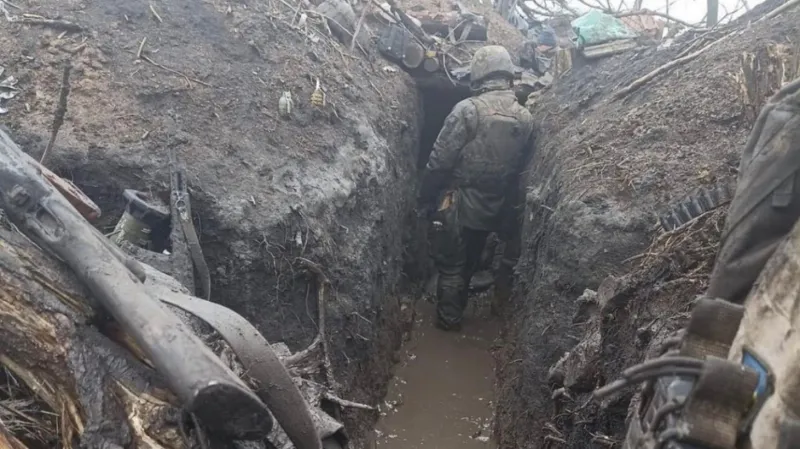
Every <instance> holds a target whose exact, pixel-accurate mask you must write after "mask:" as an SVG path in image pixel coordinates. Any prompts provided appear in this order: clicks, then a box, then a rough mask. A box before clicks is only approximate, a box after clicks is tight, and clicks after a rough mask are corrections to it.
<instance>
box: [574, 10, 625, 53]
mask: <svg viewBox="0 0 800 449" xmlns="http://www.w3.org/2000/svg"><path fill="white" fill-rule="evenodd" d="M572 28H573V29H574V30H575V34H576V35H577V36H578V39H577V40H578V42H577V44H578V47H583V46H589V45H597V44H602V43H605V42H609V41H614V40H618V39H632V38H634V37H636V33H635V32H634V31H633V30H631V29H630V28H628V27H627V26H626V25H625V23H624V22H622V20H620V19H618V18H616V17H614V16H612V15H609V14H606V13H603V12H600V11H598V10H596V9H593V10H591V11H589V12H587V13H586V14H584V15H582V16H580V17H578V18H577V19H575V20H573V21H572Z"/></svg>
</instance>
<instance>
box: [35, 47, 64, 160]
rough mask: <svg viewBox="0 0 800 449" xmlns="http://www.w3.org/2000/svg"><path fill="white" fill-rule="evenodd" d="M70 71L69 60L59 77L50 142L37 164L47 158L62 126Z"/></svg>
mask: <svg viewBox="0 0 800 449" xmlns="http://www.w3.org/2000/svg"><path fill="white" fill-rule="evenodd" d="M71 70H72V64H71V63H70V61H69V59H67V61H66V62H65V63H64V72H63V74H62V76H61V91H60V93H59V96H58V106H57V107H56V112H55V117H54V118H53V129H52V131H50V140H49V141H48V142H47V146H46V147H45V148H44V152H43V153H42V157H41V159H39V163H40V164H43V163H44V158H45V157H47V153H48V152H49V151H50V149H51V148H53V144H55V142H56V136H58V130H59V129H61V125H63V124H64V116H65V115H66V114H67V97H68V96H69V90H70V88H69V72H70V71H71Z"/></svg>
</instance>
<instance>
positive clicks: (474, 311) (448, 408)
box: [376, 298, 500, 449]
mask: <svg viewBox="0 0 800 449" xmlns="http://www.w3.org/2000/svg"><path fill="white" fill-rule="evenodd" d="M476 300H477V298H471V302H476ZM416 307H417V319H416V323H415V327H414V331H413V334H412V337H411V339H410V340H409V341H408V342H407V343H406V344H405V345H404V346H403V348H402V350H401V360H400V363H398V365H397V367H396V368H395V377H394V379H393V380H392V382H391V384H390V386H389V392H388V395H387V396H386V399H385V400H384V402H383V403H382V404H381V412H382V413H381V415H382V417H381V420H380V421H379V422H378V425H377V427H376V446H377V447H378V448H380V449H417V448H420V449H421V448H425V449H471V448H475V449H493V448H494V447H495V445H494V443H493V441H492V440H491V427H492V410H493V406H494V402H493V401H494V387H493V384H494V361H493V359H492V355H491V353H490V350H491V348H492V345H493V344H494V343H495V339H496V338H497V337H498V336H499V332H500V324H499V322H498V321H497V320H496V319H493V318H491V317H490V314H489V312H488V310H483V309H482V308H481V307H480V306H478V307H475V306H474V305H473V304H471V305H470V307H469V308H468V310H467V314H466V316H465V319H464V323H463V324H464V326H463V329H462V331H461V332H457V333H455V332H444V331H441V330H439V329H436V328H435V327H434V325H433V323H434V316H435V309H434V306H433V304H431V303H429V302H427V301H423V300H420V301H418V302H417V305H416Z"/></svg>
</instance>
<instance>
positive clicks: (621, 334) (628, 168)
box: [497, 10, 800, 447]
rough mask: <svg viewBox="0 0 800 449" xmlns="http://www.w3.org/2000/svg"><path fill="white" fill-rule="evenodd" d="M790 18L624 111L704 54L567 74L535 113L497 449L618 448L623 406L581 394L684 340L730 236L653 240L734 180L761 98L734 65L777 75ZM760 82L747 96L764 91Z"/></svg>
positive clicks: (649, 57) (708, 231)
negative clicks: (686, 208) (688, 207)
mask: <svg viewBox="0 0 800 449" xmlns="http://www.w3.org/2000/svg"><path fill="white" fill-rule="evenodd" d="M798 18H800V11H797V10H792V11H788V12H786V13H784V14H783V15H780V16H778V17H776V18H772V19H768V20H765V21H763V22H761V23H755V24H753V25H752V26H751V27H744V26H735V27H732V29H734V31H733V33H734V34H731V35H730V36H729V37H727V38H725V40H724V41H720V42H718V43H716V44H715V45H714V46H713V47H712V48H709V49H708V51H706V52H704V53H703V54H701V55H699V56H698V57H697V58H695V59H694V60H692V61H690V62H688V63H687V64H685V65H682V66H679V67H677V68H675V69H673V70H671V71H668V72H667V73H666V74H662V75H659V76H657V77H656V78H655V79H653V80H652V81H650V82H648V83H646V84H644V85H643V86H642V87H641V88H639V89H638V90H635V91H634V92H632V93H630V94H628V95H626V96H623V97H622V98H620V99H615V98H614V93H615V92H617V91H618V90H619V89H620V88H622V87H624V86H627V85H629V84H630V83H631V82H632V81H633V80H635V79H637V78H639V77H641V76H643V75H645V74H647V73H648V72H650V71H652V70H653V69H655V68H656V67H658V66H660V65H662V64H664V63H666V62H668V61H671V60H673V59H675V58H676V57H679V56H681V53H686V51H687V49H688V47H689V46H692V45H694V48H695V49H697V48H700V47H698V45H699V44H698V43H697V40H694V41H689V42H686V41H685V42H683V43H676V44H674V45H673V46H672V47H669V48H666V49H662V50H656V49H654V48H650V49H646V50H642V51H638V52H633V53H627V54H623V55H620V56H617V57H614V58H611V59H607V60H604V61H601V62H599V63H597V64H592V65H587V66H584V67H577V66H576V67H575V68H573V73H572V74H571V75H570V76H569V77H567V78H564V79H563V80H560V81H559V84H558V85H557V86H555V87H554V89H552V90H551V91H550V92H548V93H546V94H544V95H543V96H542V97H541V98H539V99H538V100H537V102H536V104H535V106H534V107H533V111H534V113H535V115H536V118H537V121H538V124H539V125H540V127H541V129H540V134H539V140H538V144H537V152H538V153H537V155H536V156H535V159H534V161H533V164H532V167H531V170H530V173H529V177H528V196H527V202H528V203H527V207H528V209H527V213H528V216H527V217H526V223H525V239H524V241H525V246H524V248H523V255H522V258H521V261H520V264H519V266H518V286H517V291H516V293H515V296H514V300H513V303H512V304H511V305H510V306H509V311H513V313H509V317H510V320H511V323H512V326H511V327H510V329H509V330H508V331H507V333H508V335H507V341H508V342H509V346H508V349H507V352H506V353H505V355H504V357H502V360H501V361H500V364H499V370H498V371H499V377H500V392H499V395H500V398H499V401H500V405H499V409H498V418H499V419H498V423H497V433H498V436H499V438H500V441H501V445H502V446H503V447H561V446H566V447H595V446H594V445H595V444H602V445H607V444H608V443H609V442H611V441H614V440H616V441H618V438H619V437H620V434H621V432H622V431H623V429H624V425H625V417H626V414H627V410H628V405H629V404H628V403H629V401H630V399H631V395H628V396H625V397H623V398H620V399H619V400H617V401H615V402H613V403H608V404H603V407H602V408H598V406H597V405H595V404H594V403H592V402H591V401H590V400H589V399H590V398H589V395H588V393H589V392H591V390H593V389H594V388H595V387H597V386H599V385H601V384H603V383H605V382H607V381H609V380H611V379H613V378H614V377H615V376H616V375H617V374H618V373H619V371H620V369H621V368H622V367H623V366H626V365H630V364H632V363H635V362H636V361H638V360H641V359H642V357H643V356H644V354H645V352H646V351H647V349H648V347H649V346H650V345H651V344H653V342H654V341H657V340H658V339H659V338H660V337H661V336H662V335H663V334H664V333H665V332H668V331H669V330H671V329H672V328H677V327H678V326H680V325H681V324H682V320H683V319H684V318H685V313H686V312H687V311H688V310H689V304H690V301H691V300H692V299H693V297H694V295H695V294H698V293H700V292H702V291H703V289H704V288H705V283H706V278H707V275H708V273H709V271H710V266H711V263H712V261H713V255H714V252H715V249H716V245H717V243H718V238H719V231H720V229H721V226H722V223H723V221H724V215H723V212H724V211H723V210H722V209H716V210H715V211H714V212H711V213H710V214H707V215H704V216H703V217H701V218H700V219H697V220H695V221H692V222H691V223H690V224H689V225H686V226H685V227H682V228H679V229H678V230H676V231H673V232H672V233H670V234H668V235H661V233H663V230H660V229H659V222H658V215H659V214H660V213H662V212H665V211H667V210H669V208H670V206H671V205H672V204H673V203H675V202H677V201H679V200H682V199H683V198H685V197H686V196H687V195H690V194H691V193H692V192H694V191H695V190H696V189H698V188H700V187H713V186H714V185H716V184H718V183H730V182H733V181H734V180H735V173H736V167H737V165H738V159H739V152H740V151H741V148H742V146H743V144H744V142H745V140H746V136H747V134H748V132H749V130H750V127H751V125H752V113H751V111H752V110H753V109H754V108H756V107H757V105H758V103H759V101H763V99H764V98H765V96H766V95H768V94H769V89H763V88H761V87H758V88H752V89H749V91H748V88H747V86H749V84H748V82H745V81H742V65H741V62H740V59H739V57H740V56H741V55H742V54H743V53H745V55H747V54H749V55H751V56H754V58H755V59H756V60H759V61H761V62H768V61H770V60H771V59H770V57H769V56H767V55H769V54H773V53H776V52H775V51H773V50H775V49H776V48H779V47H780V46H779V45H778V46H776V45H775V44H786V43H787V42H791V41H796V39H797V37H798V35H800V25H798V23H800V22H798ZM729 31H730V29H729V30H726V31H725V32H723V33H720V35H718V36H715V37H714V38H713V39H716V38H719V37H720V36H722V35H724V34H725V33H726V32H729ZM777 53H780V52H777ZM763 58H766V59H763ZM745 60H748V59H747V58H745ZM749 60H751V61H752V59H749ZM776 60H778V61H779V60H780V58H777V59H773V60H771V61H772V62H775V61H776ZM756 65H758V64H756ZM770 68H771V69H777V68H780V69H781V71H780V73H783V69H784V68H785V67H783V66H781V67H778V66H777V65H775V64H772V63H769V64H767V63H765V64H762V65H761V66H760V69H757V70H756V71H757V72H759V73H760V75H758V77H761V78H764V79H767V78H769V77H770V76H772V77H774V76H775V75H769V73H777V72H776V71H775V70H770ZM761 78H759V82H755V83H753V85H755V86H763V85H769V83H766V84H764V83H763V82H762V81H764V80H763V79H761ZM743 92H745V94H743ZM659 235H660V236H659ZM648 248H649V249H648ZM587 290H589V291H587ZM576 299H577V300H576ZM566 351H569V352H568V353H566ZM565 353H566V355H565ZM559 360H560V362H559ZM556 362H559V363H558V365H557V366H556V367H555V368H554V369H552V370H551V367H552V366H553V365H554V364H556ZM553 399H555V400H553ZM542 444H545V446H542Z"/></svg>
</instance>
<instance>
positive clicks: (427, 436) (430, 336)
mask: <svg viewBox="0 0 800 449" xmlns="http://www.w3.org/2000/svg"><path fill="white" fill-rule="evenodd" d="M418 90H419V93H420V97H421V99H422V111H423V114H424V115H423V120H422V122H423V125H422V126H421V128H420V132H419V138H418V148H417V151H418V153H417V154H416V161H415V163H416V164H415V165H416V168H417V171H418V175H419V174H421V172H422V169H423V168H424V166H425V164H426V162H427V159H428V157H429V155H430V153H431V150H432V148H433V144H434V142H435V140H436V138H437V136H438V134H439V131H440V130H441V128H442V126H443V124H444V121H445V118H446V117H447V115H448V114H449V113H450V111H451V110H452V108H453V106H455V104H456V103H458V102H459V101H461V100H463V99H465V98H467V96H468V95H469V91H468V90H467V89H459V88H452V87H451V88H444V89H443V88H441V87H430V86H419V87H418ZM131 173H133V172H131ZM131 173H127V174H123V175H121V176H120V177H114V176H111V175H110V173H108V172H104V171H102V170H100V169H98V167H97V166H95V165H91V164H90V165H84V166H81V167H74V166H73V169H71V170H67V171H61V173H60V174H61V175H62V176H67V177H69V178H70V179H71V180H72V181H73V182H75V184H76V185H77V186H78V187H79V188H81V189H82V190H83V191H84V192H85V193H86V194H87V195H88V196H89V197H90V198H92V199H93V200H94V201H95V202H96V203H97V204H98V205H99V206H100V207H101V209H102V210H103V212H104V213H103V216H102V218H101V220H100V222H99V223H96V226H97V227H98V228H99V229H100V230H101V231H102V232H104V233H109V232H110V231H112V230H113V229H114V226H115V224H116V222H117V221H118V219H119V218H120V216H121V215H122V214H123V211H124V208H125V200H124V199H123V198H122V190H123V189H124V188H132V189H141V190H147V189H148V188H149V187H150V186H149V185H147V184H144V183H142V181H141V179H138V178H137V177H136V176H135V173H133V174H131ZM412 178H413V179H412V181H415V182H418V181H419V178H420V177H419V176H412ZM159 187H162V186H159ZM156 193H157V194H158V196H160V197H164V198H166V196H167V192H166V191H165V190H163V188H159V189H157V192H156ZM195 194H197V195H195ZM361 194H363V195H365V196H369V195H370V194H371V192H369V191H366V190H364V191H362V193H361ZM162 199H163V198H162ZM192 207H193V213H194V216H195V226H196V228H197V229H198V232H199V233H200V234H201V235H200V239H201V244H202V246H203V251H204V253H205V257H206V260H207V262H208V264H209V266H210V267H211V268H212V271H213V272H214V273H215V276H214V280H213V282H214V284H213V286H212V292H215V293H216V300H217V301H219V302H221V303H223V304H224V305H226V306H229V307H231V308H233V309H234V310H236V311H237V312H239V313H242V314H243V315H245V316H246V317H247V318H248V319H251V321H253V322H254V324H256V326H257V327H259V328H260V329H262V332H264V334H265V336H266V337H267V338H268V339H269V340H270V341H273V342H286V343H288V344H289V345H290V346H291V347H292V349H293V350H296V349H298V348H303V347H305V345H307V344H308V343H309V342H310V341H311V339H312V338H313V336H314V334H313V327H312V326H313V325H314V324H313V320H312V319H309V320H307V318H309V317H311V316H313V315H315V313H316V311H315V310H314V307H313V305H312V306H311V307H312V308H311V309H309V305H308V301H307V299H306V298H307V295H308V284H307V282H306V281H305V280H303V279H302V278H300V277H299V276H297V277H291V278H289V279H290V280H289V281H288V282H287V281H286V280H283V282H284V284H281V278H280V277H279V278H278V279H276V280H273V279H271V278H269V277H265V276H264V274H263V273H264V272H265V271H266V272H269V271H272V267H268V266H267V262H266V261H267V260H268V258H266V257H264V260H265V262H263V264H264V267H261V266H258V267H257V268H256V269H255V271H252V272H248V271H244V270H241V271H238V272H230V273H228V272H223V271H222V270H220V269H219V267H225V266H226V265H227V264H228V263H229V261H230V260H235V255H233V254H231V253H230V250H229V249H227V247H228V244H229V243H230V242H231V241H238V240H241V239H242V238H243V236H241V235H237V234H235V233H232V232H230V231H223V230H220V229H218V228H217V224H216V223H215V220H214V219H213V216H214V210H213V205H212V204H211V202H210V201H208V199H207V198H205V197H204V195H203V192H202V190H200V191H198V192H194V193H193V198H192ZM199 217H201V218H202V219H201V220H198V218H199ZM287 226H290V228H288V230H284V229H282V230H281V232H283V233H288V234H291V235H294V231H295V229H294V227H291V226H295V227H297V226H301V227H302V224H299V225H296V224H290V225H287ZM404 227H405V228H406V229H404V232H405V233H406V234H407V235H406V237H405V239H406V240H409V239H410V240H412V241H406V245H407V246H411V247H417V248H416V249H414V250H413V251H411V253H409V254H405V255H404V257H403V259H404V260H403V261H402V264H403V266H402V270H403V274H404V276H403V279H404V280H403V281H401V284H403V285H400V286H398V287H397V290H398V291H399V292H402V293H396V296H403V295H406V296H411V298H410V300H409V301H407V302H405V303H403V304H400V303H401V302H403V301H396V297H384V298H377V299H376V301H379V302H383V303H388V304H392V305H391V306H390V307H387V308H386V309H385V310H384V311H382V312H381V313H379V314H378V315H377V317H375V318H374V322H373V326H372V327H373V328H372V329H371V330H370V331H369V332H371V333H367V332H365V331H359V332H360V334H359V335H357V336H356V338H353V339H349V337H348V339H349V340H348V341H346V342H345V346H344V350H343V351H344V352H343V354H345V352H346V353H349V354H356V355H357V356H359V357H361V358H364V359H365V360H360V361H358V368H352V366H351V360H349V359H348V360H346V362H344V363H343V362H342V360H337V359H338V358H339V357H338V355H337V356H335V357H334V364H335V365H338V366H337V367H341V366H342V365H343V364H344V366H346V367H347V368H346V369H341V368H339V370H340V371H341V373H340V376H345V375H347V374H350V373H353V372H354V371H355V372H357V374H356V375H354V376H353V379H352V380H348V382H351V383H352V384H353V385H357V387H356V388H353V390H356V391H358V390H360V391H364V392H366V399H365V396H364V395H362V396H361V397H358V396H356V397H354V398H355V399H359V400H360V401H363V402H366V403H377V404H378V407H379V412H378V413H377V414H371V415H365V414H358V413H352V412H351V411H346V412H345V413H344V414H343V416H342V414H340V412H341V411H340V410H334V411H332V412H331V413H332V414H333V415H335V416H338V417H340V418H341V420H342V421H343V422H344V424H345V426H346V428H347V432H348V434H349V436H350V441H351V444H350V447H363V445H364V444H365V443H366V444H368V445H369V446H370V447H381V448H387V449H395V448H397V449H400V448H404V449H409V448H417V447H419V448H422V447H426V448H430V447H435V448H442V449H449V448H453V449H455V448H492V447H496V444H495V443H494V442H493V440H492V432H493V428H494V416H493V410H494V406H495V391H494V390H495V375H494V366H495V361H494V357H493V352H494V350H495V349H497V346H498V345H499V344H500V343H499V336H500V333H501V330H502V326H503V323H502V322H501V320H500V319H499V318H496V317H493V316H492V314H491V313H490V308H489V303H490V297H491V293H492V292H491V290H489V291H485V292H483V293H474V294H472V295H471V296H470V303H469V306H468V308H467V310H466V311H465V316H464V322H463V325H464V326H463V329H462V330H461V331H460V332H444V331H441V330H439V329H436V328H435V327H434V325H433V322H434V318H435V305H434V301H435V299H434V295H433V293H434V292H435V288H433V285H435V284H434V283H433V282H432V281H434V280H435V278H434V276H433V272H432V271H433V270H432V264H431V262H430V260H429V259H428V254H427V251H426V250H420V249H419V247H421V246H425V244H424V243H425V242H422V241H420V240H424V236H425V233H424V232H420V228H421V226H420V223H419V221H418V220H417V221H416V222H415V220H413V219H411V222H409V223H407V224H405V226H404ZM275 233H277V231H275ZM379 243H382V242H379ZM255 246H256V247H258V248H259V250H263V249H261V248H260V247H259V246H258V244H255ZM294 256H296V254H295V255H294ZM422 258H424V260H423V259H422ZM341 269H342V270H345V268H341ZM220 273H225V274H224V275H220ZM350 276H352V274H351V275H350ZM272 282H277V284H278V287H279V288H281V289H282V290H281V293H282V294H283V295H284V297H285V298H287V301H286V303H284V304H281V305H279V306H278V307H279V308H276V309H275V310H277V311H278V313H280V314H281V315H282V316H281V319H283V318H284V317H287V319H286V320H284V321H283V323H282V324H283V325H282V326H274V325H271V324H273V322H272V321H259V318H258V316H259V313H260V311H261V310H263V307H265V306H266V305H265V304H263V303H259V304H247V301H249V299H248V298H253V297H255V296H257V295H254V294H253V293H252V292H251V290H258V289H260V288H262V287H265V286H270V285H271V283H272ZM373 287H375V286H373ZM269 288H275V287H274V286H271V287H269ZM232 298H238V299H236V300H234V299H232ZM395 302H397V303H398V305H397V306H395V305H394V304H395ZM255 306H258V309H257V310H256V311H255V312H252V311H251V310H248V308H249V307H255ZM403 307H410V308H411V309H412V313H411V314H410V316H411V318H410V319H409V318H408V314H403V313H402V308H403ZM294 309H296V310H294ZM370 319H373V317H370ZM276 320H277V318H276ZM294 320H296V325H295V324H294V323H295V321H294ZM353 320H355V321H354V322H355V323H356V324H357V325H359V324H358V323H360V325H363V324H364V323H363V322H362V321H363V318H362V319H361V320H359V319H358V318H353ZM307 321H311V323H309V322H307ZM287 322H288V324H287ZM350 323H351V324H352V322H350ZM309 324H310V325H309ZM329 326H335V327H337V328H340V329H347V326H348V322H346V321H339V322H333V323H332V324H331V323H329ZM409 327H410V331H409V330H408V329H409ZM400 329H406V330H405V338H403V339H402V340H403V341H402V342H401V341H400V340H401V335H402V334H403V332H404V331H402V330H400ZM362 340H363V341H362ZM356 345H358V347H357V348H354V346H356ZM345 357H347V355H346V354H345ZM326 411H327V410H326Z"/></svg>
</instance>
